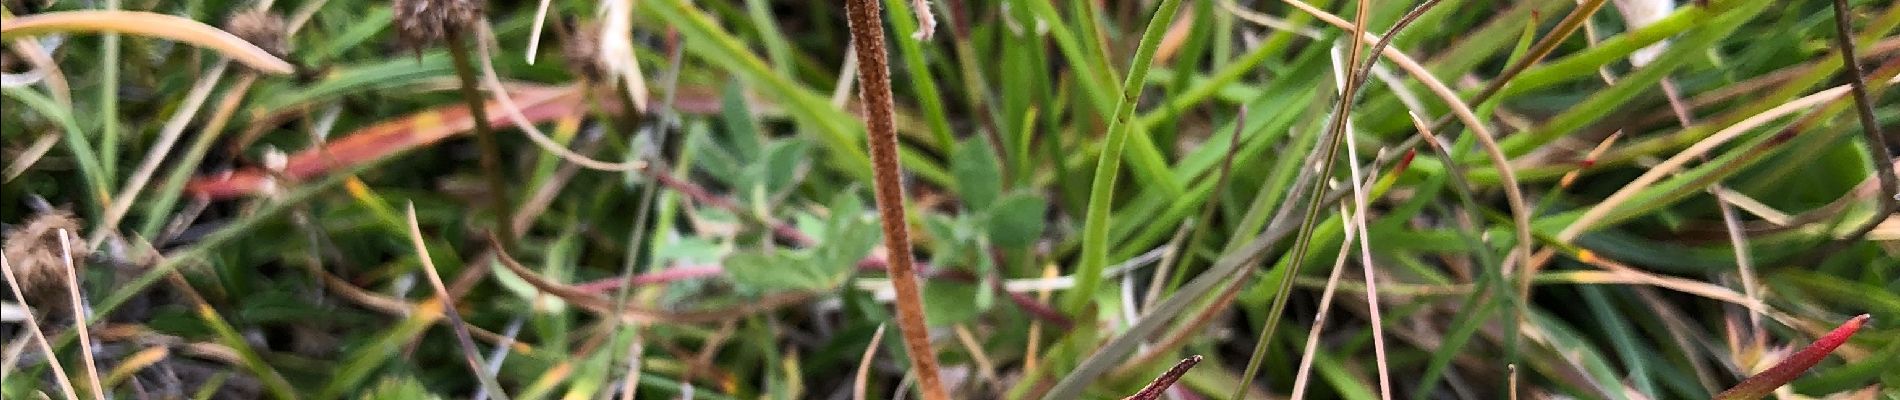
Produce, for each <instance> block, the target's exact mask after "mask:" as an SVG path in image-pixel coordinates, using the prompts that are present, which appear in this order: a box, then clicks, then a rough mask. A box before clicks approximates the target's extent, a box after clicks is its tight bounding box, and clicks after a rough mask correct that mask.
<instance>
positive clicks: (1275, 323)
mask: <svg viewBox="0 0 1900 400" xmlns="http://www.w3.org/2000/svg"><path fill="white" fill-rule="evenodd" d="M1366 1H1367V0H1360V3H1359V12H1358V15H1357V16H1355V17H1354V18H1355V20H1356V21H1355V22H1354V23H1353V25H1352V26H1353V28H1352V51H1351V52H1350V53H1349V54H1350V55H1351V56H1350V57H1347V60H1348V62H1349V64H1348V65H1358V62H1359V56H1360V54H1361V53H1360V50H1361V49H1360V47H1362V46H1364V45H1365V39H1366V31H1365V25H1366V24H1365V17H1366V14H1367V13H1368V7H1367V5H1366V4H1365V2H1366ZM1437 4H1438V1H1437V0H1429V1H1426V2H1424V3H1420V4H1419V5H1418V6H1417V7H1413V8H1412V11H1410V12H1407V13H1406V14H1405V16H1403V17H1400V18H1399V20H1398V22H1395V23H1393V25H1392V29H1390V30H1388V31H1387V32H1386V34H1385V36H1384V37H1381V38H1379V42H1378V43H1377V44H1375V45H1373V46H1372V52H1371V53H1372V54H1379V53H1381V52H1382V51H1384V50H1385V48H1386V46H1389V45H1391V43H1392V38H1393V37H1395V36H1397V35H1398V33H1399V32H1400V31H1402V30H1404V29H1405V27H1406V26H1409V25H1411V24H1412V21H1416V20H1418V17H1419V16H1420V15H1423V14H1424V13H1425V11H1429V10H1431V8H1432V7H1433V6H1436V5H1437ZM1377 61H1378V59H1377V58H1373V59H1370V60H1367V61H1366V65H1365V67H1363V68H1360V69H1359V70H1358V71H1356V72H1354V75H1353V76H1351V77H1348V79H1347V81H1346V85H1345V87H1344V88H1342V89H1341V90H1340V98H1339V103H1338V105H1337V106H1336V107H1335V108H1334V112H1333V115H1332V120H1331V122H1330V123H1329V126H1328V129H1327V130H1328V132H1329V133H1328V134H1329V135H1330V136H1331V138H1330V140H1328V141H1327V142H1326V143H1324V144H1325V149H1324V151H1323V152H1322V153H1323V154H1324V156H1323V157H1321V158H1320V164H1319V168H1320V174H1319V176H1316V177H1314V178H1313V179H1316V180H1320V181H1324V180H1325V179H1328V177H1330V176H1332V171H1333V160H1334V159H1336V158H1337V157H1338V155H1339V147H1340V146H1339V145H1340V143H1341V142H1342V141H1343V139H1344V138H1343V135H1345V134H1346V133H1345V130H1346V119H1348V118H1351V116H1352V105H1353V103H1354V100H1355V99H1356V97H1357V95H1358V93H1359V87H1360V86H1361V85H1363V84H1365V82H1366V79H1368V75H1370V71H1371V69H1372V68H1371V67H1372V64H1373V63H1375V62H1377ZM1325 192H1326V191H1324V190H1315V191H1313V194H1312V196H1311V198H1310V199H1308V203H1307V205H1306V212H1305V213H1304V217H1303V218H1302V219H1301V221H1300V227H1299V228H1298V231H1297V232H1298V234H1297V235H1296V236H1295V239H1294V241H1293V243H1294V244H1293V253H1292V255H1291V257H1293V258H1292V260H1293V261H1292V262H1293V263H1292V264H1290V265H1288V269H1287V271H1286V272H1285V274H1284V275H1282V276H1283V279H1281V280H1280V287H1279V289H1278V290H1277V291H1276V292H1275V293H1274V297H1273V305H1271V306H1269V307H1270V308H1268V311H1267V321H1266V326H1265V327H1264V329H1261V331H1260V335H1259V337H1258V338H1257V339H1256V341H1255V342H1254V349H1253V355H1252V356H1251V357H1250V358H1249V359H1248V361H1247V369H1246V371H1245V372H1242V373H1241V376H1240V385H1238V386H1239V387H1236V388H1235V389H1234V394H1233V395H1232V396H1231V398H1234V399H1244V398H1246V396H1247V393H1248V390H1247V389H1248V388H1249V387H1251V386H1252V385H1253V378H1254V375H1255V374H1257V373H1259V372H1260V365H1261V362H1263V361H1265V360H1266V356H1267V353H1268V351H1269V348H1270V346H1269V345H1268V343H1270V342H1272V341H1273V334H1274V330H1275V329H1277V328H1279V323H1280V317H1281V315H1282V314H1283V313H1285V312H1286V302H1287V299H1288V298H1289V297H1290V296H1289V295H1291V294H1292V291H1293V290H1292V289H1293V288H1292V284H1293V277H1295V276H1298V275H1299V272H1300V267H1301V266H1302V264H1305V262H1306V252H1307V246H1308V243H1310V242H1311V241H1312V236H1313V228H1314V226H1315V225H1316V222H1317V221H1316V220H1317V219H1318V215H1319V210H1320V205H1321V204H1323V203H1322V202H1321V197H1324V196H1322V193H1325Z"/></svg>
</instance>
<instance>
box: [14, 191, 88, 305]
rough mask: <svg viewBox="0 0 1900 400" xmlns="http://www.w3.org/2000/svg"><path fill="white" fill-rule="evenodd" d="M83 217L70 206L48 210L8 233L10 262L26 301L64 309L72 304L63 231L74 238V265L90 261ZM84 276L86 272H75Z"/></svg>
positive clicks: (68, 237)
mask: <svg viewBox="0 0 1900 400" xmlns="http://www.w3.org/2000/svg"><path fill="white" fill-rule="evenodd" d="M79 226H80V223H79V218H78V217H75V216H73V213H72V212H71V211H67V210H60V209H54V210H48V211H46V212H43V213H40V214H39V215H35V216H33V218H31V219H29V220H28V221H26V223H25V224H22V225H20V226H18V227H15V228H14V229H13V230H11V231H9V232H7V233H6V235H5V236H6V255H7V264H9V265H10V266H12V267H13V273H14V276H15V277H18V278H19V279H20V280H19V282H15V283H16V284H19V285H20V291H21V292H22V293H24V294H25V295H26V301H27V303H28V304H29V305H31V306H33V308H36V309H40V310H48V311H54V310H59V311H63V310H66V309H69V308H71V306H70V304H71V301H69V300H67V298H66V259H65V257H64V254H65V252H64V250H62V249H61V247H60V245H59V232H60V230H61V229H64V230H66V233H67V235H68V236H67V240H71V241H72V242H71V245H72V251H73V265H75V266H81V265H85V262H86V256H87V254H88V253H87V252H86V243H85V241H84V239H81V238H79V233H78V232H79ZM74 275H77V276H78V277H79V278H80V279H84V278H85V274H74Z"/></svg>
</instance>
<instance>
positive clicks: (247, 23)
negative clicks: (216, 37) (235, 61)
mask: <svg viewBox="0 0 1900 400" xmlns="http://www.w3.org/2000/svg"><path fill="white" fill-rule="evenodd" d="M224 30H227V31H231V34H232V35H237V37H239V38H243V39H244V41H246V42H251V44H252V45H255V46H257V47H258V48H261V49H264V51H265V52H267V53H270V55H273V56H277V58H283V57H284V55H286V54H290V40H289V38H287V37H285V30H284V17H280V16H278V15H277V14H274V13H271V12H270V10H263V9H251V10H247V11H240V12H238V13H236V14H232V15H231V19H230V20H229V21H225V23H224Z"/></svg>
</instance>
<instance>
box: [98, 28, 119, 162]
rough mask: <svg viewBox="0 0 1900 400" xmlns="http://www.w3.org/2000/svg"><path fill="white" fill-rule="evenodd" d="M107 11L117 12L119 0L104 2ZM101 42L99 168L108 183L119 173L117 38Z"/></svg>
mask: <svg viewBox="0 0 1900 400" xmlns="http://www.w3.org/2000/svg"><path fill="white" fill-rule="evenodd" d="M105 6H106V10H108V11H118V10H119V0H106V4H105ZM101 39H102V40H101V41H100V44H99V45H100V48H99V50H100V53H101V54H100V58H103V59H104V60H103V61H101V62H102V63H103V64H100V65H99V114H100V115H99V116H97V117H95V118H99V127H100V130H99V142H100V143H99V146H100V148H99V161H98V162H99V166H100V167H103V168H104V169H102V170H101V171H100V172H103V173H105V177H106V180H107V181H112V180H113V179H112V177H114V176H118V171H119V34H118V33H116V32H112V33H106V34H105V35H104V36H103V37H101Z"/></svg>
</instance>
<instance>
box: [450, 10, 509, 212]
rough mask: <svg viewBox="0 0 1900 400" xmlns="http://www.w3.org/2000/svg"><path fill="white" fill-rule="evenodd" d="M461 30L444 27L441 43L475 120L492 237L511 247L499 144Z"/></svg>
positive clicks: (463, 98) (470, 116)
mask: <svg viewBox="0 0 1900 400" xmlns="http://www.w3.org/2000/svg"><path fill="white" fill-rule="evenodd" d="M462 30H463V28H462V27H459V26H458V27H452V28H450V29H448V31H447V34H448V36H447V40H446V41H445V42H444V43H443V45H444V47H448V48H449V57H450V58H452V59H453V60H451V62H450V64H454V65H455V75H456V76H457V77H459V78H461V83H462V85H461V86H462V87H461V89H462V101H465V102H468V115H469V118H470V119H472V120H474V121H475V129H474V130H475V141H476V145H477V146H479V147H481V151H482V158H481V163H482V176H483V177H484V178H486V180H487V181H488V201H489V203H490V204H489V207H491V208H493V210H492V212H493V213H494V214H495V230H496V231H498V232H500V234H499V235H496V236H500V237H501V240H502V244H504V245H508V246H513V245H514V243H515V239H516V237H515V233H514V230H515V229H514V227H513V226H510V225H511V224H509V223H508V217H509V216H512V215H515V213H514V210H513V208H514V205H513V204H512V203H510V202H509V200H508V186H507V184H505V183H504V182H505V180H504V178H503V177H502V174H503V171H502V164H501V145H500V144H497V143H495V131H494V129H493V128H490V127H489V126H488V110H487V106H486V105H484V104H483V101H482V94H481V90H480V89H479V86H480V85H479V84H477V83H476V79H478V78H477V76H476V75H477V74H476V73H475V68H474V67H473V65H474V64H475V62H474V61H473V60H472V57H470V56H469V51H468V41H466V40H462V39H463V38H462V36H463V32H462Z"/></svg>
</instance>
